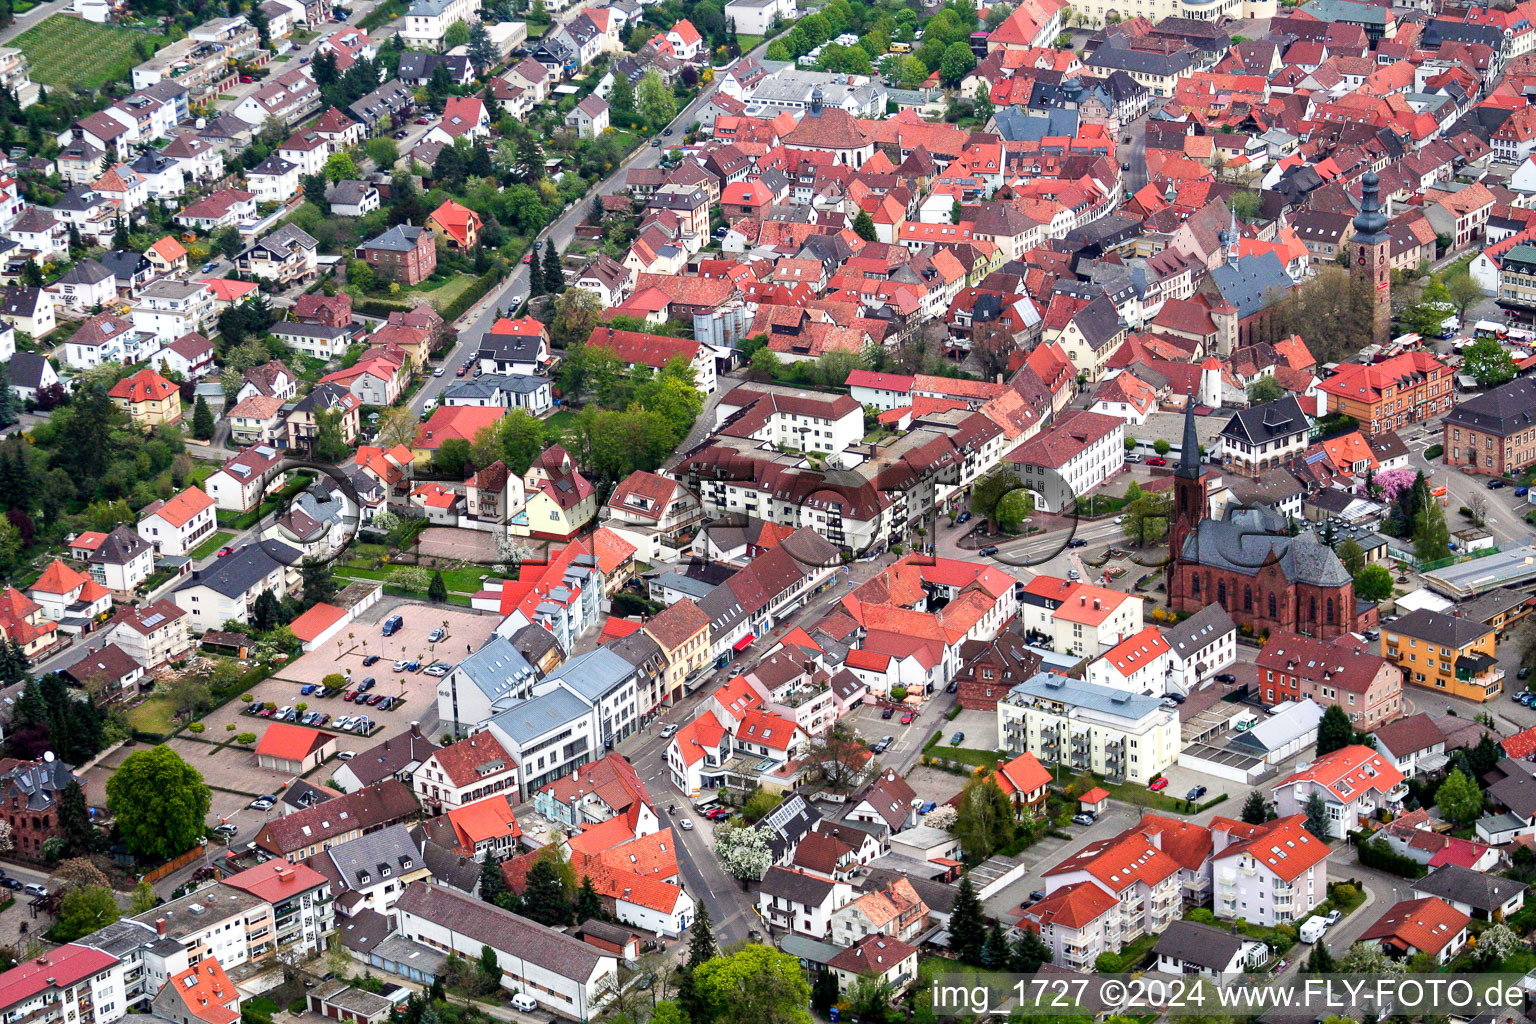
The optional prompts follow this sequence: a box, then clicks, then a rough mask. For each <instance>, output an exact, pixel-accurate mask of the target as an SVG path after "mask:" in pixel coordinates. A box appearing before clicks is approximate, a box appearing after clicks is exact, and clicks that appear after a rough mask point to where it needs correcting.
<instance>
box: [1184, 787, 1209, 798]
mask: <svg viewBox="0 0 1536 1024" xmlns="http://www.w3.org/2000/svg"><path fill="white" fill-rule="evenodd" d="M1203 796H1205V787H1204V786H1196V787H1195V788H1194V789H1192V790H1190V791H1189V792H1188V793H1185V794H1184V799H1185V800H1199V799H1200V798H1201V797H1203Z"/></svg>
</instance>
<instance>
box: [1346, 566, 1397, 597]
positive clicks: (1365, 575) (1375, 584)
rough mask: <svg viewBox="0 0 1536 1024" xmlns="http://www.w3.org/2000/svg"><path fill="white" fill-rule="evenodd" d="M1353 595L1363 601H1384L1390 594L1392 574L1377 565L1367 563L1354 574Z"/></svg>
mask: <svg viewBox="0 0 1536 1024" xmlns="http://www.w3.org/2000/svg"><path fill="white" fill-rule="evenodd" d="M1355 596H1356V597H1358V598H1360V599H1361V600H1363V601H1385V600H1386V599H1387V598H1389V597H1391V596H1392V574H1391V573H1390V572H1388V571H1387V570H1386V569H1384V568H1383V567H1381V566H1379V565H1368V566H1366V567H1365V568H1364V569H1361V570H1360V571H1359V572H1358V573H1356V574H1355Z"/></svg>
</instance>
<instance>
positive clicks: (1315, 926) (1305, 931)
mask: <svg viewBox="0 0 1536 1024" xmlns="http://www.w3.org/2000/svg"><path fill="white" fill-rule="evenodd" d="M1327 930H1328V922H1327V921H1325V920H1323V919H1322V918H1321V917H1317V916H1315V915H1314V916H1312V917H1309V918H1307V919H1306V920H1305V921H1303V922H1301V930H1300V931H1299V932H1298V933H1297V935H1298V937H1300V939H1301V941H1302V942H1316V941H1317V940H1318V939H1320V938H1322V937H1323V933H1324V932H1326V931H1327Z"/></svg>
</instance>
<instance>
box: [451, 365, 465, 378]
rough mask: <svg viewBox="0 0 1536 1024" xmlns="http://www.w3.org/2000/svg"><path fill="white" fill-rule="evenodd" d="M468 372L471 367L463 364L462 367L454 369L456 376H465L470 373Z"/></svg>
mask: <svg viewBox="0 0 1536 1024" xmlns="http://www.w3.org/2000/svg"><path fill="white" fill-rule="evenodd" d="M468 372H469V367H467V366H461V367H459V368H458V369H457V370H454V371H453V375H454V376H455V377H462V376H464V375H465V374H466V373H468Z"/></svg>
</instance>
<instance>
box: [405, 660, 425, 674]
mask: <svg viewBox="0 0 1536 1024" xmlns="http://www.w3.org/2000/svg"><path fill="white" fill-rule="evenodd" d="M405 670H406V671H407V672H420V671H421V662H419V661H408V662H406V665H405Z"/></svg>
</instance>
